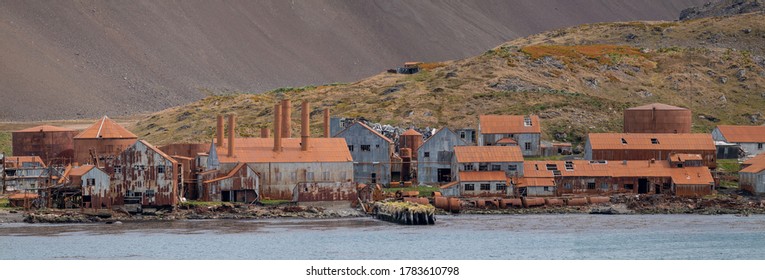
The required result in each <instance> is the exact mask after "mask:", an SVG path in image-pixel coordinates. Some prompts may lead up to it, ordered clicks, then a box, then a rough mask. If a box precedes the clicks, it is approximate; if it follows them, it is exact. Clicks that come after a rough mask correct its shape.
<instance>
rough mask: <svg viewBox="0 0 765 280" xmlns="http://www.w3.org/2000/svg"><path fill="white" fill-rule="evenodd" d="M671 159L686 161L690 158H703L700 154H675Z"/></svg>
mask: <svg viewBox="0 0 765 280" xmlns="http://www.w3.org/2000/svg"><path fill="white" fill-rule="evenodd" d="M670 159H672V161H678V162H686V161H689V160H703V158H702V157H701V155H700V154H673V155H672V156H671V157H670Z"/></svg>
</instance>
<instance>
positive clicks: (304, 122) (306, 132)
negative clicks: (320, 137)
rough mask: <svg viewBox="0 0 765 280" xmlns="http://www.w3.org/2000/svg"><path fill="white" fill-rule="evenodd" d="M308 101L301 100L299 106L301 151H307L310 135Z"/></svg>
mask: <svg viewBox="0 0 765 280" xmlns="http://www.w3.org/2000/svg"><path fill="white" fill-rule="evenodd" d="M309 107H310V103H308V101H303V106H302V108H300V114H301V115H302V117H301V118H300V126H301V128H302V129H301V130H300V149H301V150H303V151H308V138H310V137H311V130H310V129H311V127H310V123H311V112H310V111H309V110H310V109H309Z"/></svg>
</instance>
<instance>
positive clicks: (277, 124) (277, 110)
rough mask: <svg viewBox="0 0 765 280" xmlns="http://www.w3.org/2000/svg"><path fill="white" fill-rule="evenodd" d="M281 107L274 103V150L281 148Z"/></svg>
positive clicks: (278, 150) (277, 150)
mask: <svg viewBox="0 0 765 280" xmlns="http://www.w3.org/2000/svg"><path fill="white" fill-rule="evenodd" d="M281 109H282V107H281V106H280V105H279V104H278V103H277V104H276V105H274V152H280V151H281V150H282V134H281V131H282V110H281Z"/></svg>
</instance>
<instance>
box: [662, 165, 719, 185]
mask: <svg viewBox="0 0 765 280" xmlns="http://www.w3.org/2000/svg"><path fill="white" fill-rule="evenodd" d="M672 182H673V183H675V184H676V185H711V184H714V183H715V179H713V178H712V173H710V172H709V168H707V167H706V166H699V167H685V168H672Z"/></svg>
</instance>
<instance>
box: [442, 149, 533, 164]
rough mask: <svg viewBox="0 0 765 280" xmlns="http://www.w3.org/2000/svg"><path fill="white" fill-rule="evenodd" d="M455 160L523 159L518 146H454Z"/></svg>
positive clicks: (491, 160) (507, 160) (496, 160)
mask: <svg viewBox="0 0 765 280" xmlns="http://www.w3.org/2000/svg"><path fill="white" fill-rule="evenodd" d="M454 155H455V156H456V157H457V162H460V163H464V162H519V161H523V154H522V153H521V148H519V147H518V146H455V147H454Z"/></svg>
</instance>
